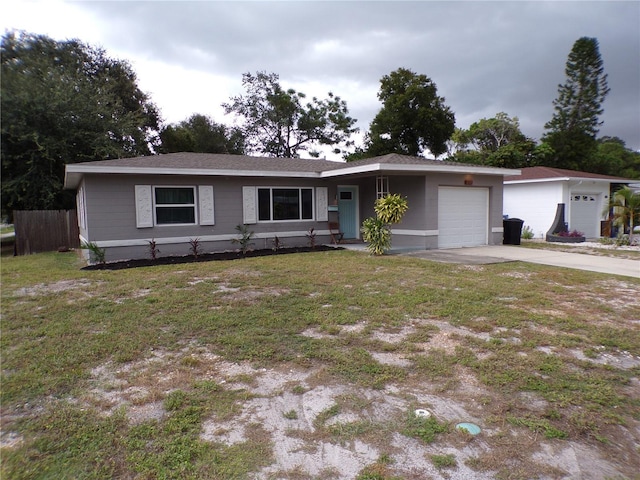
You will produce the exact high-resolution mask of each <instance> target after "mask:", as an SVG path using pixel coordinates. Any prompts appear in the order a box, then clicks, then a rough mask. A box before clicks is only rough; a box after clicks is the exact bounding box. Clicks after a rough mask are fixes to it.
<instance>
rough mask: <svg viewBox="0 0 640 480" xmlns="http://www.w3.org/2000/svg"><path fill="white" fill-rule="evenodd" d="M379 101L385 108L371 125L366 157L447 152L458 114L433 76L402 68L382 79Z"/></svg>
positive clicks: (366, 144) (366, 145) (436, 154)
mask: <svg viewBox="0 0 640 480" xmlns="http://www.w3.org/2000/svg"><path fill="white" fill-rule="evenodd" d="M378 99H379V100H380V101H381V102H382V108H381V109H380V111H379V112H378V114H377V115H376V116H375V118H374V119H373V122H371V126H370V129H369V134H368V138H367V141H366V143H365V150H366V155H368V156H376V155H384V154H387V153H400V154H404V155H412V156H420V155H423V154H425V153H426V151H427V150H428V151H429V152H431V154H433V155H435V156H436V157H437V156H439V155H441V154H443V153H444V152H446V151H447V140H449V139H450V138H451V135H453V132H454V129H455V115H454V114H453V112H452V111H451V109H450V108H449V107H448V106H446V105H445V103H444V102H445V99H444V98H443V97H440V96H438V89H437V87H436V84H435V83H434V82H433V81H432V80H431V79H430V78H429V77H427V76H426V75H419V74H416V73H414V72H412V71H411V70H408V69H406V68H399V69H397V70H395V71H393V72H391V73H390V74H389V75H385V76H383V77H382V78H381V79H380V91H379V92H378Z"/></svg>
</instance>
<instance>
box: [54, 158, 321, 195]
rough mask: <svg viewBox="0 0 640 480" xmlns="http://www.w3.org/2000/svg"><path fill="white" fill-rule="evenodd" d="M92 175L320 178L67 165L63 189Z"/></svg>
mask: <svg viewBox="0 0 640 480" xmlns="http://www.w3.org/2000/svg"><path fill="white" fill-rule="evenodd" d="M92 173H99V174H112V175H118V174H120V175H182V176H185V175H190V176H207V177H280V178H320V174H319V172H291V171H268V170H232V169H209V168H151V167H100V166H88V165H84V166H83V165H82V164H73V165H67V167H66V170H65V181H64V188H68V189H73V188H77V186H78V184H79V183H80V179H81V178H82V176H83V175H86V174H92Z"/></svg>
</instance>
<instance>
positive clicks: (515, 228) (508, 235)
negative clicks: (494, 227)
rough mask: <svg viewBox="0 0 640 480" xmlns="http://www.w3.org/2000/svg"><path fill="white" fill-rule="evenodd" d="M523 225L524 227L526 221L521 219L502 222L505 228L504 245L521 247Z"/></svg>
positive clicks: (507, 219)
mask: <svg viewBox="0 0 640 480" xmlns="http://www.w3.org/2000/svg"><path fill="white" fill-rule="evenodd" d="M522 225H524V220H520V219H519V218H505V219H504V220H502V226H503V227H504V233H503V237H502V244H503V245H520V236H521V235H522Z"/></svg>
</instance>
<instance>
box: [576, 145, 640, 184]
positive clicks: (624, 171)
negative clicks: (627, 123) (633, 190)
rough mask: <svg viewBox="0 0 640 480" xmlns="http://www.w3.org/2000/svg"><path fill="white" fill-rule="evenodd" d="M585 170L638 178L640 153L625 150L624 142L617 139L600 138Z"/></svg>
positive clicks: (639, 173) (639, 176) (639, 174)
mask: <svg viewBox="0 0 640 480" xmlns="http://www.w3.org/2000/svg"><path fill="white" fill-rule="evenodd" d="M586 170H587V171H589V172H593V173H601V174H604V175H614V176H617V177H623V178H640V152H634V151H633V150H631V149H629V148H627V147H626V145H625V143H624V140H622V139H620V138H618V137H601V138H599V139H598V143H597V146H596V151H595V152H594V153H593V154H592V155H591V157H590V158H589V161H588V164H587V168H586Z"/></svg>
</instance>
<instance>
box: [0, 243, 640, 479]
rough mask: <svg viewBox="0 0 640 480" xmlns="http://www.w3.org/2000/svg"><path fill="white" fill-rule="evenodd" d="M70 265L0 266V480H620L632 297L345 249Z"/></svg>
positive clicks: (631, 450) (579, 274)
mask: <svg viewBox="0 0 640 480" xmlns="http://www.w3.org/2000/svg"><path fill="white" fill-rule="evenodd" d="M80 266H81V263H80V260H79V258H78V257H77V256H75V254H74V253H50V254H38V255H32V256H27V257H5V258H3V259H2V264H1V269H2V272H1V273H2V337H1V348H2V350H1V352H2V392H1V400H2V437H1V440H2V441H1V445H2V447H3V448H2V467H1V468H2V470H0V476H1V477H2V478H12V479H27V478H29V479H32V478H144V479H147V478H148V479H152V478H153V479H154V478H210V479H244V478H246V479H253V478H256V479H258V478H260V479H272V478H273V479H275V478H296V479H298V478H299V479H307V478H323V479H324V478H326V479H331V478H335V479H342V478H344V479H358V480H364V479H370V478H376V479H382V480H385V479H387V480H389V479H407V480H409V479H417V478H429V477H431V478H457V477H456V475H460V476H463V477H464V478H471V477H469V475H472V476H473V478H480V479H482V478H487V479H488V478H503V479H519V478H522V479H525V478H536V477H540V478H563V476H564V475H568V474H569V472H575V470H576V469H580V468H587V469H589V472H590V473H591V474H593V473H594V472H595V475H596V476H601V478H605V477H609V478H635V477H634V475H635V474H636V473H637V472H638V471H640V452H639V451H638V447H637V445H638V444H640V381H639V379H638V377H639V374H640V281H638V280H634V279H629V278H616V277H612V276H607V275H602V274H596V273H590V272H584V271H577V270H568V269H558V268H552V267H546V266H541V265H531V264H525V263H518V262H513V263H503V264H494V265H486V266H477V265H473V266H467V265H451V264H443V263H435V262H430V261H427V260H417V259H415V258H409V257H402V256H383V257H371V256H369V255H367V254H366V253H362V252H353V251H331V252H315V253H303V254H291V255H281V256H271V257H260V258H247V259H240V260H234V261H216V262H204V263H192V264H184V265H159V266H152V267H145V268H137V269H129V270H120V271H82V270H80ZM416 409H426V410H428V411H429V412H430V413H431V414H432V415H431V417H429V418H422V417H418V416H416V415H415V414H414V411H415V410H416ZM458 422H473V423H475V424H477V425H479V426H480V427H481V428H482V432H481V433H480V435H478V436H476V437H472V436H471V435H469V434H468V433H465V432H462V431H459V430H457V429H456V428H455V425H456V423H458ZM585 471H586V470H585ZM465 475H467V476H465ZM460 478H462V477H460ZM594 478H595V477H594Z"/></svg>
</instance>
